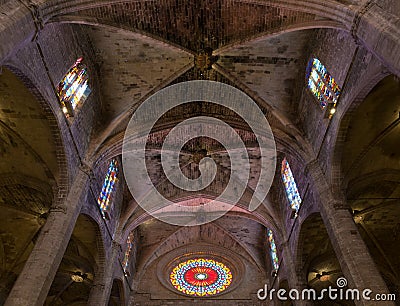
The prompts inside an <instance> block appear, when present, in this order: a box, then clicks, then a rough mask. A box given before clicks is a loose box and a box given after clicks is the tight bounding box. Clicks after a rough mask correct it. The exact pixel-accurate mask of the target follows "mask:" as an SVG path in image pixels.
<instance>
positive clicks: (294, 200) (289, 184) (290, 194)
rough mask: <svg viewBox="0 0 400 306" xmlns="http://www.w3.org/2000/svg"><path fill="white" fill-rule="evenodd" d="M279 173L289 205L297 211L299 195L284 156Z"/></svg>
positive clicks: (299, 201) (299, 202) (299, 200)
mask: <svg viewBox="0 0 400 306" xmlns="http://www.w3.org/2000/svg"><path fill="white" fill-rule="evenodd" d="M281 175H282V181H283V183H284V185H285V190H286V195H287V198H288V200H289V203H290V206H291V207H292V209H294V210H295V211H296V212H297V211H298V210H299V208H300V204H301V197H300V194H299V191H298V189H297V185H296V182H295V180H294V177H293V174H292V170H290V166H289V163H288V161H287V160H286V158H284V159H283V161H282V168H281Z"/></svg>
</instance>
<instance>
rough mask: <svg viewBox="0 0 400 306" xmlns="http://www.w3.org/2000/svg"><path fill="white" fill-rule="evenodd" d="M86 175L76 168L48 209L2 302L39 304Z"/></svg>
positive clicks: (66, 237)
mask: <svg viewBox="0 0 400 306" xmlns="http://www.w3.org/2000/svg"><path fill="white" fill-rule="evenodd" d="M87 184H88V176H87V174H86V173H85V172H83V171H82V170H78V173H77V175H76V177H75V181H74V182H73V184H72V186H71V189H70V190H69V193H68V196H67V197H66V198H65V199H64V201H62V200H60V202H61V203H60V204H59V205H54V206H53V207H52V208H51V209H50V212H49V215H48V218H47V221H46V224H45V225H44V226H43V228H42V229H41V231H40V234H39V238H38V240H37V242H36V244H35V246H34V248H33V250H32V253H31V254H30V256H29V258H28V260H27V262H26V263H25V266H24V268H23V270H22V272H21V274H20V275H19V277H18V279H17V281H16V282H15V284H14V287H13V289H12V290H11V292H10V294H9V296H8V298H7V300H6V303H5V306H14V305H15V306H25V305H26V306H33V305H37V306H39V305H40V306H42V305H43V304H44V302H45V300H46V297H47V294H48V291H49V290H50V286H51V284H52V282H53V279H54V277H55V275H56V272H57V270H58V266H59V265H60V263H61V260H62V258H63V256H64V253H65V250H66V248H67V246H68V242H69V240H70V237H71V234H72V231H73V229H74V227H75V223H76V220H77V218H78V215H79V213H80V210H81V207H82V203H83V201H84V199H85V192H86V190H87Z"/></svg>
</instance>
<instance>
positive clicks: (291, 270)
mask: <svg viewBox="0 0 400 306" xmlns="http://www.w3.org/2000/svg"><path fill="white" fill-rule="evenodd" d="M281 246H282V257H283V258H284V259H285V267H286V274H287V281H288V284H289V290H291V289H294V290H296V291H297V292H301V291H302V290H303V289H305V288H307V283H306V282H305V280H303V279H302V277H301V274H302V273H301V272H299V271H298V269H296V265H295V261H294V260H293V253H292V252H291V250H290V247H289V244H288V242H285V243H282V245H281ZM292 303H293V304H294V305H295V306H309V305H313V303H312V302H311V301H306V300H298V301H292Z"/></svg>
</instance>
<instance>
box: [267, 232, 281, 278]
mask: <svg viewBox="0 0 400 306" xmlns="http://www.w3.org/2000/svg"><path fill="white" fill-rule="evenodd" d="M267 234H268V241H269V249H270V254H271V261H272V267H273V268H274V271H275V272H276V271H278V269H279V258H278V252H277V250H276V244H275V240H274V234H273V233H272V231H271V230H270V229H269V230H267Z"/></svg>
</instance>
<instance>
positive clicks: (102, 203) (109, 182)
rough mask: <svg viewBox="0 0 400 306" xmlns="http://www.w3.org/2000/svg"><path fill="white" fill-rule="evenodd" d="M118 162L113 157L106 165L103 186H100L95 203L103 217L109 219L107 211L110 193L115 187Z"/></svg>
mask: <svg viewBox="0 0 400 306" xmlns="http://www.w3.org/2000/svg"><path fill="white" fill-rule="evenodd" d="M117 175H118V162H117V160H115V159H113V160H112V161H111V162H110V165H109V167H108V171H107V175H106V177H105V179H104V183H103V187H102V188H101V191H100V194H99V197H98V198H97V203H98V205H99V207H100V211H101V214H102V216H103V218H105V219H109V215H108V211H109V209H110V205H111V195H112V193H113V191H114V188H115V183H116V182H117V181H118V178H117Z"/></svg>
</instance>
